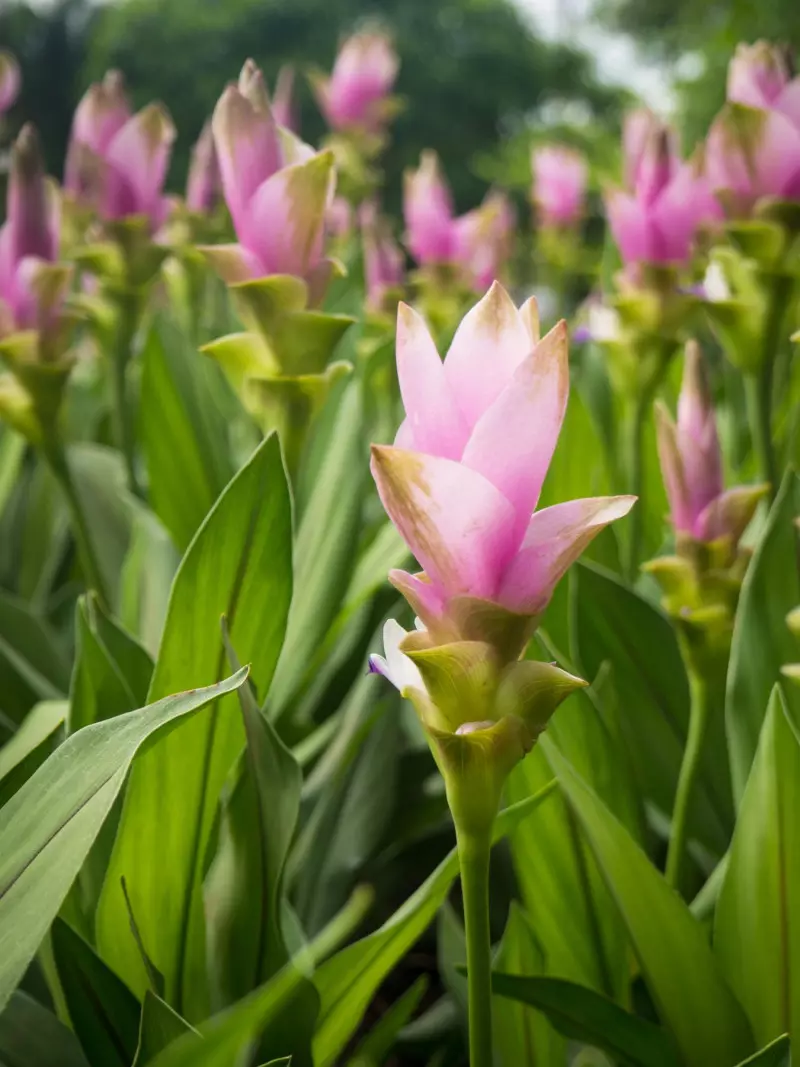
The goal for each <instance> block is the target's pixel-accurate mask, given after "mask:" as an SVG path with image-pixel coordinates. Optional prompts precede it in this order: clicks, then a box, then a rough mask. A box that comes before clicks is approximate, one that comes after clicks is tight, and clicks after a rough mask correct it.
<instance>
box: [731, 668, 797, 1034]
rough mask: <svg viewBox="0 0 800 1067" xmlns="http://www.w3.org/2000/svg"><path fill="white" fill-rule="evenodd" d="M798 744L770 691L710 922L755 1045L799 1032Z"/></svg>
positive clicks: (778, 699)
mask: <svg viewBox="0 0 800 1067" xmlns="http://www.w3.org/2000/svg"><path fill="white" fill-rule="evenodd" d="M799 810H800V743H798V739H797V738H796V737H795V734H794V732H793V731H792V729H791V727H790V726H789V723H788V722H787V721H786V708H785V704H784V700H783V694H782V692H781V689H780V687H779V686H776V687H775V689H774V690H773V693H772V696H771V698H770V701H769V708H768V711H767V717H766V719H765V721H764V726H763V727H762V730H761V739H760V741H759V744H758V749H757V750H756V756H755V761H754V763H753V766H752V769H751V771H750V777H749V778H748V780H747V786H746V787H745V791H744V796H743V797H742V802H741V806H740V809H739V818H738V820H737V822H736V831H735V833H734V835H733V842H732V844H731V849H730V853H729V859H728V866H727V870H726V872H725V880H724V882H723V884H722V889H721V891H720V894H719V900H718V902H717V909H716V916H715V921H714V950H715V951H716V953H717V955H718V956H719V958H720V960H721V962H722V966H723V967H724V970H725V975H726V977H727V979H728V981H729V982H730V984H731V988H732V989H733V991H734V993H736V995H737V997H738V998H739V1001H740V1003H741V1004H742V1007H743V1008H744V1010H745V1011H746V1012H747V1015H748V1017H749V1019H750V1023H751V1025H752V1027H753V1033H754V1035H755V1039H756V1044H757V1045H759V1046H760V1045H765V1044H766V1043H767V1042H768V1041H771V1040H773V1039H774V1038H776V1037H778V1036H780V1035H781V1034H784V1033H800V1029H798V1028H799V1027H800V1000H798V997H797V993H796V991H797V989H798V987H800V930H798V929H796V928H795V924H794V922H793V916H795V915H800V825H798V821H797V818H796V814H797V812H798V811H799Z"/></svg>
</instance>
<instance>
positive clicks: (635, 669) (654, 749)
mask: <svg viewBox="0 0 800 1067" xmlns="http://www.w3.org/2000/svg"><path fill="white" fill-rule="evenodd" d="M570 592H571V595H572V609H573V643H574V648H573V658H574V659H575V660H576V661H577V663H578V667H579V669H580V670H581V671H582V672H583V675H584V677H586V678H589V679H590V680H591V679H594V678H596V677H597V674H598V672H599V670H600V668H601V667H602V665H603V664H604V663H608V664H609V665H610V667H611V679H610V681H611V683H612V686H613V689H614V691H615V693H616V710H617V722H618V730H619V733H620V735H621V737H622V739H623V741H624V743H625V747H626V749H627V751H628V753H629V760H630V764H631V766H632V768H633V772H634V774H635V776H636V779H637V784H638V787H639V792H640V794H641V796H642V797H644V798H645V800H647V801H649V802H650V803H652V804H654V805H655V806H656V808H657V809H658V810H659V811H660V812H662V813H663V814H664V815H665V816H668V815H669V814H670V813H671V812H672V807H673V802H674V796H675V788H676V784H677V780H678V772H679V769H680V764H681V759H682V756H683V749H684V745H685V742H686V734H687V730H688V709H689V690H688V683H687V680H686V671H685V669H684V666H683V661H682V660H681V655H680V651H679V649H678V643H677V639H676V637H675V633H674V631H673V628H672V626H671V625H670V623H669V621H668V620H667V618H666V617H665V616H664V615H663V614H662V613H661V612H660V611H658V610H657V609H656V608H655V607H653V606H652V605H651V604H650V603H648V602H647V601H646V600H644V599H643V598H642V597H640V596H638V595H637V594H636V593H634V592H633V591H632V590H630V589H628V588H626V587H625V586H624V585H623V584H622V583H621V582H620V581H618V580H617V579H616V578H615V577H614V576H613V575H611V574H609V573H607V572H605V571H601V570H600V569H599V568H597V567H595V566H591V565H587V564H583V563H581V564H578V565H577V566H576V567H575V568H574V569H573V571H572V575H571V589H570ZM717 719H718V720H719V721H715V722H713V723H712V724H711V725H710V727H709V737H708V744H707V745H706V756H705V759H704V760H703V763H702V774H701V776H700V777H699V780H698V787H697V789H696V790H695V794H696V801H695V803H694V805H693V810H692V818H691V829H692V833H693V834H694V835H696V836H698V837H699V838H700V839H701V840H702V841H703V843H704V844H705V845H706V846H707V847H709V848H711V849H712V850H713V851H714V852H715V853H716V854H717V855H722V853H723V852H724V851H725V849H726V847H727V844H728V838H729V830H730V826H731V824H732V819H733V815H732V810H731V799H730V784H729V782H728V776H727V768H726V764H725V761H724V760H720V759H718V758H717V757H718V753H719V752H721V751H724V749H725V739H724V728H723V723H722V716H721V715H720V716H718V717H717Z"/></svg>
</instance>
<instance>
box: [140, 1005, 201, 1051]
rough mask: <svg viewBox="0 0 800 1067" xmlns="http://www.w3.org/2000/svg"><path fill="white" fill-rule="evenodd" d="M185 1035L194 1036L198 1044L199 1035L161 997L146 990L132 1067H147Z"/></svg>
mask: <svg viewBox="0 0 800 1067" xmlns="http://www.w3.org/2000/svg"><path fill="white" fill-rule="evenodd" d="M186 1034H193V1035H194V1037H195V1044H196V1045H197V1044H199V1043H200V1040H201V1038H200V1034H199V1033H198V1032H197V1031H196V1030H195V1029H194V1027H193V1026H190V1025H189V1024H188V1023H187V1022H186V1020H185V1019H182V1018H181V1017H180V1015H178V1013H177V1012H174V1011H173V1010H172V1008H171V1007H170V1006H169V1004H167V1003H166V1002H165V1001H163V1000H162V999H161V997H158V996H156V994H155V993H153V992H152V990H150V989H148V990H147V992H146V993H145V995H144V1002H143V1003H142V1018H141V1022H140V1025H139V1043H138V1046H137V1048H136V1058H135V1059H134V1061H133V1067H147V1065H148V1064H150V1063H152V1061H153V1060H154V1059H155V1058H156V1056H157V1055H158V1054H159V1053H160V1052H163V1051H164V1049H165V1048H167V1046H168V1045H171V1044H172V1043H173V1042H174V1041H177V1040H178V1038H180V1037H184V1036H185V1035H186ZM188 1040H189V1039H188V1038H187V1041H188Z"/></svg>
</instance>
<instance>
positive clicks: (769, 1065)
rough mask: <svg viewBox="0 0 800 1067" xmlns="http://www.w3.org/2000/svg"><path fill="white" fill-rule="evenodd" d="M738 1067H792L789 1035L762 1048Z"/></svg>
mask: <svg viewBox="0 0 800 1067" xmlns="http://www.w3.org/2000/svg"><path fill="white" fill-rule="evenodd" d="M738 1067H792V1050H791V1042H790V1041H789V1036H788V1034H784V1035H783V1037H779V1038H778V1039H777V1040H776V1041H773V1042H771V1044H769V1045H767V1047H766V1048H762V1050H761V1051H760V1052H757V1053H756V1054H755V1056H751V1057H750V1058H749V1059H747V1060H744V1062H742V1063H740V1064H739V1065H738Z"/></svg>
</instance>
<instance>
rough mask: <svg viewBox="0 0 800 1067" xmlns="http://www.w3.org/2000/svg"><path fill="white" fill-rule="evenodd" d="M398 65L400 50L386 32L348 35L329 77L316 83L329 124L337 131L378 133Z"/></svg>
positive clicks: (322, 108)
mask: <svg viewBox="0 0 800 1067" xmlns="http://www.w3.org/2000/svg"><path fill="white" fill-rule="evenodd" d="M398 68H399V61H398V59H397V53H396V52H395V50H394V48H393V47H392V42H391V41H390V39H389V38H388V37H387V36H386V35H385V34H383V33H377V32H373V31H369V32H367V31H365V32H363V33H356V34H354V35H353V36H352V37H348V39H347V40H346V41H345V42H344V44H343V45H342V47H341V48H340V50H339V54H338V56H337V57H336V62H335V63H334V66H333V72H332V73H331V76H330V78H321V79H319V80H318V81H317V83H316V85H315V90H316V94H317V100H318V102H319V106H320V109H321V111H322V113H323V114H324V116H325V118H326V119H327V121H328V124H329V125H330V126H331V127H332V128H333V129H334V130H347V129H353V128H359V129H363V130H367V131H369V132H375V133H377V132H379V131H380V129H381V127H382V126H383V124H384V122H385V117H386V116H385V103H386V98H387V97H388V95H389V93H390V92H391V90H392V86H393V85H394V82H395V79H396V77H397V71H398Z"/></svg>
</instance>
